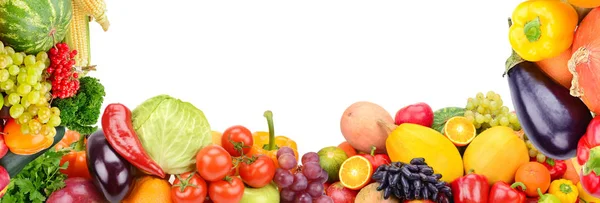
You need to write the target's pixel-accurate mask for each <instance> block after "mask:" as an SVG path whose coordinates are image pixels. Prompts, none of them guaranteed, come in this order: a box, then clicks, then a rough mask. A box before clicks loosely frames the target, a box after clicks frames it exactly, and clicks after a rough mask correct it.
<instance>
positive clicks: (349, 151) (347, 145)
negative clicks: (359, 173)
mask: <svg viewBox="0 0 600 203" xmlns="http://www.w3.org/2000/svg"><path fill="white" fill-rule="evenodd" d="M338 147H339V148H340V149H342V150H344V152H346V156H347V157H351V156H354V155H356V149H354V147H352V145H350V143H348V142H342V143H340V145H338Z"/></svg>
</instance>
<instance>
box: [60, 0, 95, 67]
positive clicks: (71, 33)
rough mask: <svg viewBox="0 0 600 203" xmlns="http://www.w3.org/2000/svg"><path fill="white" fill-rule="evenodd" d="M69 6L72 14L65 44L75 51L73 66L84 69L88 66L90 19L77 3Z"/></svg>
mask: <svg viewBox="0 0 600 203" xmlns="http://www.w3.org/2000/svg"><path fill="white" fill-rule="evenodd" d="M71 5H72V8H73V12H72V13H73V14H72V17H71V23H70V24H69V30H68V31H67V36H66V37H65V42H66V43H67V45H69V48H71V49H74V50H77V55H75V66H78V67H85V66H88V65H89V64H90V48H89V46H90V30H89V22H90V19H89V16H88V15H87V14H86V12H85V11H84V10H83V6H82V5H81V4H79V3H78V1H71Z"/></svg>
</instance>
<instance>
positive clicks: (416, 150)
mask: <svg viewBox="0 0 600 203" xmlns="http://www.w3.org/2000/svg"><path fill="white" fill-rule="evenodd" d="M385 146H386V148H387V152H388V155H389V156H390V159H391V160H392V161H393V162H397V161H400V162H404V163H408V162H410V160H411V159H413V158H418V157H422V158H425V162H427V164H428V165H429V166H431V167H432V168H433V170H434V171H435V173H439V174H442V180H443V181H446V182H452V181H454V180H455V179H457V178H459V177H461V176H462V175H463V167H462V158H461V157H460V153H458V149H457V148H456V147H455V146H454V144H452V142H450V140H448V138H446V137H444V135H442V134H441V133H440V132H438V131H436V130H433V129H431V128H428V127H424V126H421V125H417V124H410V123H404V124H401V125H399V126H398V127H397V128H395V129H394V130H393V131H392V132H391V133H390V135H389V136H388V138H387V140H386V141H385Z"/></svg>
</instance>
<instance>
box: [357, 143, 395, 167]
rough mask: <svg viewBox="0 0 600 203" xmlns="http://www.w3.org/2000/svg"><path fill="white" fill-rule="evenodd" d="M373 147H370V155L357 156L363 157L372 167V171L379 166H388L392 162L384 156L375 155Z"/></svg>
mask: <svg viewBox="0 0 600 203" xmlns="http://www.w3.org/2000/svg"><path fill="white" fill-rule="evenodd" d="M375 150H376V148H375V147H371V154H359V156H362V157H365V158H366V159H367V160H369V162H371V165H372V166H373V171H375V170H377V168H378V167H379V166H381V165H385V164H390V163H392V160H390V157H389V156H388V155H386V154H375Z"/></svg>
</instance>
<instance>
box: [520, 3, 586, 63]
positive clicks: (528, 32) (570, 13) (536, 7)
mask: <svg viewBox="0 0 600 203" xmlns="http://www.w3.org/2000/svg"><path fill="white" fill-rule="evenodd" d="M577 22H578V15H577V11H576V10H575V8H573V6H571V5H570V4H568V3H565V2H562V1H560V0H529V1H525V2H523V3H521V4H519V5H518V6H517V7H516V8H515V10H514V11H513V13H512V25H511V26H510V30H509V35H508V36H509V40H510V45H511V46H512V48H513V50H515V52H516V53H517V54H518V55H519V56H521V58H523V59H524V60H527V61H532V62H537V61H541V60H543V59H547V58H552V57H555V56H558V55H560V54H561V53H562V52H564V51H565V50H567V49H568V48H569V47H571V44H572V43H573V36H574V33H575V28H576V27H577Z"/></svg>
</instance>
